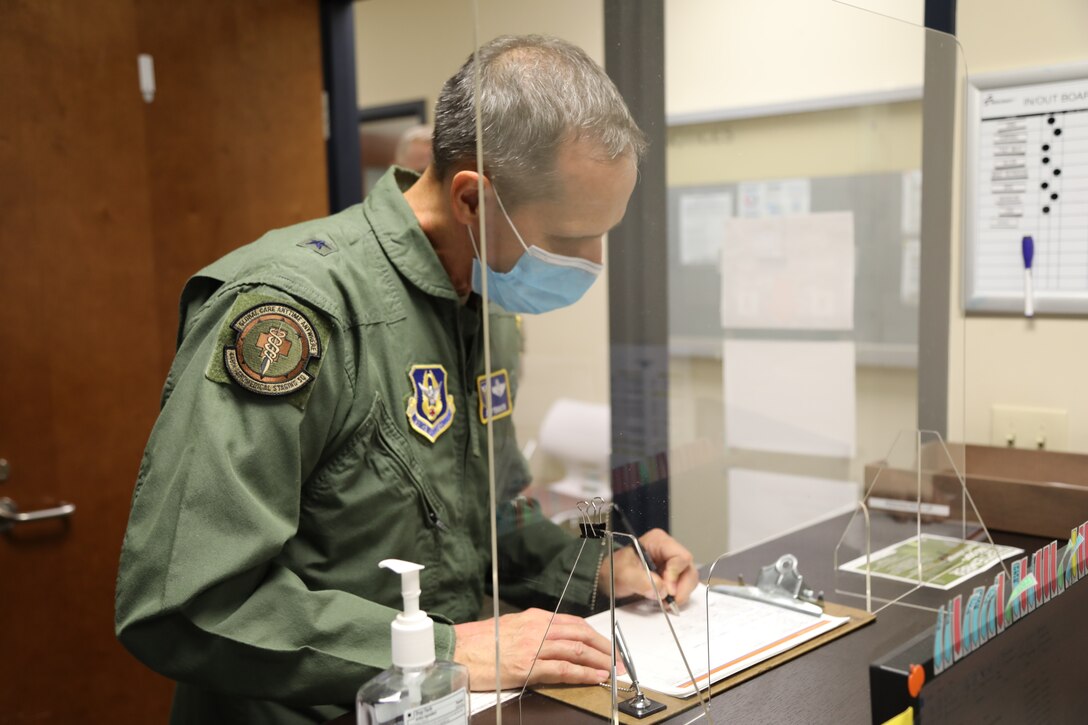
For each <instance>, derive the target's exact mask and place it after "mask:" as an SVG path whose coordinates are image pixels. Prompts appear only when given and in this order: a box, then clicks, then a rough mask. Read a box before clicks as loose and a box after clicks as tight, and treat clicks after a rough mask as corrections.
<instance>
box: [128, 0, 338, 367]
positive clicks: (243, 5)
mask: <svg viewBox="0 0 1088 725" xmlns="http://www.w3.org/2000/svg"><path fill="white" fill-rule="evenodd" d="M136 6H137V12H138V16H139V27H140V45H141V48H142V49H144V50H143V52H148V53H151V54H152V55H153V56H154V58H155V75H156V80H157V84H158V92H157V93H156V95H155V102H154V103H152V104H150V105H149V106H148V107H147V120H148V123H147V128H148V132H147V134H148V162H149V167H150V168H151V169H152V178H151V186H150V190H151V206H152V210H153V215H154V220H155V221H154V235H155V247H156V259H155V262H156V277H157V279H158V281H159V289H158V297H157V299H156V308H157V313H158V319H159V322H160V324H162V325H163V326H164V327H170V326H172V325H176V323H177V302H178V294H179V293H180V291H181V288H182V286H183V285H184V283H185V280H186V279H187V278H188V277H189V276H190V275H192V274H193V273H194V272H196V271H197V270H198V269H200V268H201V267H202V266H204V265H205V264H208V263H209V262H211V261H213V260H215V259H217V258H219V257H221V256H222V255H223V254H225V253H226V252H228V251H230V250H232V249H235V248H236V247H240V246H242V245H243V244H247V243H248V242H251V241H253V240H254V239H256V238H257V237H258V236H260V235H261V234H263V233H264V232H265V231H267V230H269V229H273V228H276V227H280V226H285V225H287V224H293V223H295V222H299V221H303V220H305V219H310V218H314V217H319V216H323V215H324V214H327V213H328V193H327V182H326V178H325V143H324V135H323V130H322V119H321V87H322V84H321V38H320V32H319V28H318V5H317V3H315V2H312V0H280V1H279V2H262V1H261V0H244V1H241V2H229V3H224V2H221V1H220V0H193V1H192V2H185V3H176V2H162V1H161V0H137V2H136ZM170 343H171V344H169V345H167V346H165V347H164V348H163V350H162V354H163V360H164V362H163V365H164V368H163V370H164V372H165V366H166V365H168V364H169V361H170V359H172V358H173V344H172V340H171V341H170Z"/></svg>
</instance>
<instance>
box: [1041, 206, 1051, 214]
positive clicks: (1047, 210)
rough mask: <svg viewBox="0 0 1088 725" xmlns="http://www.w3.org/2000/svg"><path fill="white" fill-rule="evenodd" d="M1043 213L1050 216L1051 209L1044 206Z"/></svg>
mask: <svg viewBox="0 0 1088 725" xmlns="http://www.w3.org/2000/svg"><path fill="white" fill-rule="evenodd" d="M1043 213H1044V214H1049V213H1050V207H1049V206H1044V207H1043Z"/></svg>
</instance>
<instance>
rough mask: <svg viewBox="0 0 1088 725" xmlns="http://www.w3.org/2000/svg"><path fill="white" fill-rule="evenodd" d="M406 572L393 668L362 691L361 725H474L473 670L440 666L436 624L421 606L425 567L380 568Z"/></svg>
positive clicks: (392, 562) (394, 563) (394, 564)
mask: <svg viewBox="0 0 1088 725" xmlns="http://www.w3.org/2000/svg"><path fill="white" fill-rule="evenodd" d="M378 566H381V567H384V568H386V569H392V570H393V571H395V572H396V573H398V574H400V582H401V583H400V593H401V596H403V597H404V611H403V612H401V613H400V614H398V615H397V618H396V619H395V620H394V621H393V624H392V625H391V628H392V630H393V666H392V667H390V668H389V669H388V670H386V671H385V672H382V673H381V674H380V675H378V676H377V677H375V678H374V679H373V680H370V681H369V682H367V683H366V684H365V685H363V686H362V687H360V688H359V694H358V695H356V697H355V716H356V721H357V722H358V725H392V723H412V725H455V724H457V725H463V724H466V723H468V714H469V707H468V668H467V667H465V666H464V665H459V664H457V663H455V662H436V661H435V658H434V621H433V620H431V618H430V617H428V616H427V613H426V612H424V611H422V610H420V608H419V593H420V589H419V572H420V570H421V569H422V568H423V567H422V566H420V565H419V564H413V563H412V562H410V561H401V560H399V559H386V560H384V561H382V562H380V563H379V564H378Z"/></svg>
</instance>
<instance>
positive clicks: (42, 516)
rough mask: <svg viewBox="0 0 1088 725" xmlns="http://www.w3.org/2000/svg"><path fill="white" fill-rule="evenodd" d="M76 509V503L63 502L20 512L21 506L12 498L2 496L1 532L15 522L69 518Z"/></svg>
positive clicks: (0, 512) (0, 500) (0, 507)
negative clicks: (49, 506) (45, 507)
mask: <svg viewBox="0 0 1088 725" xmlns="http://www.w3.org/2000/svg"><path fill="white" fill-rule="evenodd" d="M75 510H76V507H75V504H71V503H62V504H61V505H60V506H54V507H52V508H47V509H38V510H37V511H24V512H20V511H19V507H18V506H17V505H16V504H15V502H14V501H12V500H11V499H10V498H0V533H3V532H4V531H7V530H8V529H10V528H11V527H12V526H14V525H15V524H23V523H27V522H29V521H46V520H48V519H63V518H67V517H69V516H71V515H72V512H74V511H75Z"/></svg>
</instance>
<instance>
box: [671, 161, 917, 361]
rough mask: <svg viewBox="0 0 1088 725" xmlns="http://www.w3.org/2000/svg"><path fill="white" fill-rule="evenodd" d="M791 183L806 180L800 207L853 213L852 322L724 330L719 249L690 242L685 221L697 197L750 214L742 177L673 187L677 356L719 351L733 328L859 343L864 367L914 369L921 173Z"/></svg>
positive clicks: (755, 334)
mask: <svg viewBox="0 0 1088 725" xmlns="http://www.w3.org/2000/svg"><path fill="white" fill-rule="evenodd" d="M792 181H795V182H803V183H804V184H805V185H806V187H807V190H808V191H807V199H806V200H805V201H806V203H805V206H806V208H805V209H803V210H801V211H802V212H803V213H818V212H838V211H850V212H852V214H853V223H854V244H855V260H854V262H855V264H854V272H855V275H854V314H853V324H854V329H853V330H852V331H846V330H843V331H837V332H836V331H832V332H811V331H788V332H787V331H779V330H768V331H765V332H761V331H751V330H745V331H742V332H739V333H733V332H731V331H729V330H726V329H723V326H722V322H721V314H720V310H719V300H720V299H721V295H722V275H721V271H720V269H719V266H718V261H717V256H716V254H712V253H711V250H710V249H709V246H708V247H707V249H706V251H702V250H700V249H698V248H696V249H693V248H692V247H691V244H690V242H691V240H690V237H691V231H690V230H689V229H684V219H685V217H686V216H689V215H690V212H691V211H692V210H693V209H695V210H698V206H699V204H700V199H701V198H702V199H703V200H705V201H706V203H708V204H718V205H722V204H729V205H731V207H732V209H733V213H734V214H736V215H743V214H745V213H746V210H745V209H744V205H745V201H744V198H743V194H742V189H743V188H744V186H745V184H744V183H743V182H742V183H739V184H738V183H731V184H721V185H713V186H697V187H695V186H691V187H673V188H670V189H669V191H668V195H669V265H668V270H669V271H668V275H669V279H668V283H669V333H670V349H671V350H672V351H673V352H674V354H680V355H690V356H695V357H715V356H720V355H721V350H722V341H723V340H724V339H726V338H727V337H730V336H733V335H735V334H739V335H743V336H745V337H757V338H763V339H777V338H783V339H787V338H788V339H819V340H835V339H842V340H853V341H854V342H855V343H856V345H857V361H858V363H859V364H863V365H878V366H892V367H916V365H917V346H918V299H917V294H918V262H919V243H918V233H919V232H918V225H919V221H920V220H919V214H918V208H919V204H920V183H921V180H920V173H919V172H917V171H913V172H891V173H876V174H858V175H849V176H834V177H817V178H810V179H797V180H792ZM904 209H906V210H907V211H906V212H905V211H904ZM912 210H913V211H912ZM747 211H749V212H750V211H751V210H747ZM768 211H771V212H773V211H774V210H768ZM782 211H785V212H787V213H789V212H795V211H797V210H794V209H784V210H782Z"/></svg>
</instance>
